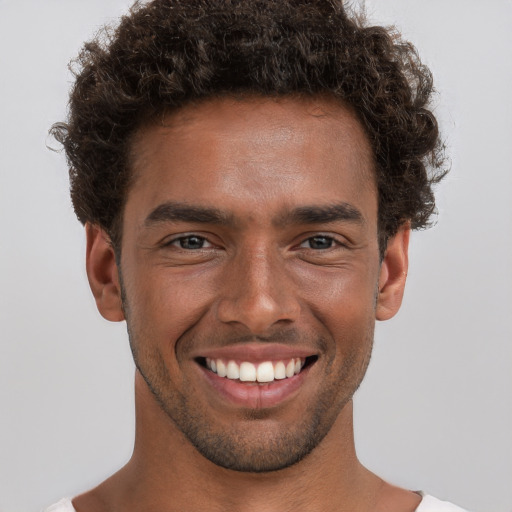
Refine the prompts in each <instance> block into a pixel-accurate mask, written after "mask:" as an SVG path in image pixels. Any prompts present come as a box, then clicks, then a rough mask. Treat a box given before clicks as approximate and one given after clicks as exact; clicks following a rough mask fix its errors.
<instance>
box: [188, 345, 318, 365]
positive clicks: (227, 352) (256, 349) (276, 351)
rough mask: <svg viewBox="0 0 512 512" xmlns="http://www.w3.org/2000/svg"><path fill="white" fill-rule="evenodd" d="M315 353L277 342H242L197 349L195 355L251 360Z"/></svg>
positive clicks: (289, 357) (267, 359)
mask: <svg viewBox="0 0 512 512" xmlns="http://www.w3.org/2000/svg"><path fill="white" fill-rule="evenodd" d="M314 355H316V352H315V351H314V350H312V349H306V348H301V347H294V346H293V345H283V344H279V343H243V344H237V345H229V346H225V347H218V348H209V349H205V350H204V351H198V353H197V354H195V357H208V358H210V359H224V360H239V361H251V362H263V361H279V360H282V359H291V358H293V357H301V358H306V357H309V356H314Z"/></svg>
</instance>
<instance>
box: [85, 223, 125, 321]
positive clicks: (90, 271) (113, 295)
mask: <svg viewBox="0 0 512 512" xmlns="http://www.w3.org/2000/svg"><path fill="white" fill-rule="evenodd" d="M85 231H86V236H87V252H86V269H87V277H88V278H89V285H90V287H91V291H92V293H93V295H94V298H95V299H96V306H97V307H98V311H99V312H100V314H101V315H102V316H103V317H104V318H106V319H107V320H110V321H111V322H120V321H122V320H124V312H123V305H122V300H121V286H120V283H119V273H118V268H117V263H116V258H115V254H114V249H113V247H112V245H111V243H110V239H109V237H108V235H107V234H106V233H105V231H104V230H103V229H101V228H100V227H99V226H97V225H94V224H90V223H87V224H86V226H85Z"/></svg>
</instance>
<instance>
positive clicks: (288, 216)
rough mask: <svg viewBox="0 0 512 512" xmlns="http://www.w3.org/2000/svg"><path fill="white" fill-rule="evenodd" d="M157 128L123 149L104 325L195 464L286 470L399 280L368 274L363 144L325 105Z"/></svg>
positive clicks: (361, 358) (358, 363) (102, 303)
mask: <svg viewBox="0 0 512 512" xmlns="http://www.w3.org/2000/svg"><path fill="white" fill-rule="evenodd" d="M164 124H165V126H151V127H147V128H145V129H143V130H141V131H140V133H139V135H138V137H137V139H136V141H135V143H134V147H133V154H134V162H133V165H134V182H133V186H132V188H131V189H130V191H129V194H128V197H127V202H126V208H125V212H124V219H123V242H122V252H121V265H120V266H121V269H120V270H121V274H122V289H123V304H124V309H123V310H122V309H121V307H120V306H119V301H118V300H117V302H116V299H115V298H112V302H111V303H109V304H110V306H107V305H106V303H107V299H105V297H109V294H108V292H105V291H103V295H101V297H100V294H98V293H96V296H97V299H98V305H99V308H100V311H102V313H103V314H104V316H106V317H107V318H110V319H119V318H120V317H121V316H122V315H123V314H124V315H125V316H126V320H127V323H128V330H129V335H130V343H131V346H132V350H133V354H134V357H135V361H136V365H137V368H138V370H139V372H140V374H141V375H142V376H143V378H144V381H145V383H146V385H147V386H148V388H149V389H150V390H151V392H152V394H153V396H154V398H155V400H156V401H157V402H158V404H159V406H160V407H161V408H162V410H163V411H165V413H166V415H167V416H168V418H170V419H171V420H172V422H174V423H175V425H176V426H177V427H178V428H179V429H180V430H181V431H182V432H183V434H184V435H185V436H186V438H187V439H188V440H189V441H190V442H191V443H192V444H193V445H194V446H195V447H196V448H197V449H198V450H199V452H200V453H201V454H202V455H204V456H205V457H206V458H208V459H209V460H211V461H213V462H214V463H216V464H217V465H220V466H223V467H226V468H232V469H235V470H239V471H269V470H276V469H280V468H284V467H287V466H289V465H291V464H294V463H296V462H297V461H299V460H301V459H302V458H303V457H304V456H305V455H307V454H308V453H309V452H310V451H311V450H312V449H313V448H314V447H315V446H317V445H318V444H319V443H320V442H321V441H322V439H323V438H324V436H325V435H326V434H327V433H328V432H329V430H330V429H331V428H332V426H333V424H334V423H335V422H336V420H337V418H338V416H339V414H340V412H341V411H342V409H343V408H344V407H345V406H346V404H347V403H348V402H349V401H350V399H351V398H352V395H353V393H354V392H355V390H356V389H357V387H358V386H359V384H360V382H361V380H362V378H363V375H364V373H365V370H366V367H367V364H368V361H369V358H370V353H371V348H372V340H373V329H374V322H375V318H376V315H377V316H379V313H378V311H380V310H379V308H382V307H384V310H385V309H386V307H387V306H386V304H387V303H386V301H385V299H384V298H385V297H386V295H385V294H386V286H388V285H389V284H390V282H391V281H392V277H393V275H394V274H397V273H398V272H397V271H396V269H395V268H394V267H393V265H392V264H389V262H390V261H391V260H389V261H388V260H386V259H385V260H384V262H383V263H382V265H381V262H380V261H379V248H378V242H377V240H378V237H377V192H376V186H375V179H374V174H373V167H372V159H371V156H370V155H371V152H370V149H369V145H368V142H367V139H366V136H365V134H364V132H363V130H362V128H361V126H360V124H359V123H358V121H357V120H356V118H355V117H354V116H353V114H351V113H350V111H349V110H347V109H346V108H344V107H343V106H341V105H339V104H337V103H334V102H333V101H331V100H327V99H311V100H308V101H305V100H303V99H301V100H299V99H280V100H270V99H246V100H240V101H236V100H232V99H219V100H211V101H208V102H204V103H202V104H200V105H196V106H189V107H185V108H183V109H181V110H180V111H179V112H177V113H175V114H173V115H172V116H169V117H168V118H167V119H166V121H165V123H164ZM92 238H94V237H93V236H92V235H91V239H92ZM90 245H91V247H93V246H94V243H92V242H91V244H90ZM399 245H400V244H399ZM402 246H403V243H402ZM89 252H90V254H89V260H90V261H94V259H95V253H94V249H91V250H90V251H89ZM402 252H403V251H402ZM88 265H89V267H93V266H94V264H91V263H90V262H89V264H88ZM92 273H94V272H92ZM90 274H91V272H90ZM90 278H91V275H90ZM91 280H92V281H93V282H94V277H92V279H91ZM104 281H105V279H104ZM114 281H115V280H114ZM91 284H92V285H93V289H94V284H93V283H91ZM116 286H118V285H117V284H116V283H114V285H113V287H112V288H113V289H115V287H116ZM400 293H401V292H400ZM114 295H115V293H114V292H112V297H114ZM395 295H396V293H395ZM383 297H384V298H383ZM400 297H401V294H400ZM388 306H389V304H388ZM109 308H110V309H109ZM388 309H389V311H391V310H392V309H393V308H388ZM396 309H398V308H396ZM116 315H117V316H116ZM381 316H386V314H385V313H382V314H381ZM388 316H391V315H389V314H388Z"/></svg>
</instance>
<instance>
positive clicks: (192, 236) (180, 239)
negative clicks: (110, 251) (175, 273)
mask: <svg viewBox="0 0 512 512" xmlns="http://www.w3.org/2000/svg"><path fill="white" fill-rule="evenodd" d="M191 239H197V240H198V242H200V243H201V247H197V248H196V249H191V248H190V247H183V245H182V244H183V242H184V241H187V240H188V241H190V240H191ZM315 239H316V240H317V241H319V240H323V241H325V242H327V243H329V247H324V248H314V247H304V244H306V243H308V242H309V243H311V242H312V241H313V240H315ZM205 243H206V244H209V246H210V247H204V244H205ZM178 244H179V245H178ZM164 246H174V247H176V248H178V249H181V250H184V251H194V250H201V249H210V248H211V247H214V245H213V244H212V243H211V242H209V241H208V239H207V238H206V237H204V236H201V235H195V234H190V235H185V236H180V237H177V238H173V239H172V240H170V241H169V242H166V243H165V244H164ZM333 246H341V247H346V245H345V244H343V243H341V242H340V241H339V240H337V239H336V238H334V237H332V236H328V235H322V234H316V235H313V236H310V237H308V238H306V239H304V240H303V241H302V242H301V243H300V244H299V245H298V247H299V248H304V249H311V250H313V251H322V250H326V251H327V250H329V249H332V248H333Z"/></svg>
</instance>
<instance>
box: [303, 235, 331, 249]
mask: <svg viewBox="0 0 512 512" xmlns="http://www.w3.org/2000/svg"><path fill="white" fill-rule="evenodd" d="M335 243H336V241H335V240H334V238H331V237H330V236H323V235H317V236H312V237H311V238H308V239H307V240H304V242H302V243H301V244H300V246H301V247H304V248H307V249H315V250H322V249H330V248H331V247H332V246H333V245H334V244H335Z"/></svg>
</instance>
